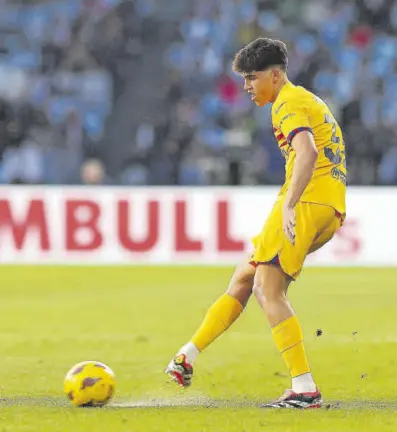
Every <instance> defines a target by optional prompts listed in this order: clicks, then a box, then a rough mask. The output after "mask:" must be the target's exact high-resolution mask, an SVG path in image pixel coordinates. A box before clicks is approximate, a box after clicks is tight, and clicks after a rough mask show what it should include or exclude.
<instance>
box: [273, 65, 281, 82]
mask: <svg viewBox="0 0 397 432" xmlns="http://www.w3.org/2000/svg"><path fill="white" fill-rule="evenodd" d="M280 78H281V70H280V69H278V68H273V69H272V81H273V84H277V83H278V82H279V81H280Z"/></svg>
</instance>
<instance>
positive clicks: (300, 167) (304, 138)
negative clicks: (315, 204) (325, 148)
mask: <svg viewBox="0 0 397 432" xmlns="http://www.w3.org/2000/svg"><path fill="white" fill-rule="evenodd" d="M291 146H292V148H293V149H294V150H295V155H296V156H295V162H294V167H293V171H292V178H291V182H290V186H289V188H288V191H287V194H286V197H285V201H284V206H285V207H287V208H292V209H293V208H294V207H295V205H296V203H297V202H298V201H299V199H300V197H301V196H302V194H303V192H304V190H305V189H306V186H307V185H308V184H309V181H310V179H311V178H312V176H313V171H314V167H315V165H316V161H317V157H318V150H317V147H316V144H315V142H314V138H313V135H312V134H311V132H309V131H307V130H304V131H302V132H299V133H298V134H296V135H295V136H294V138H293V139H292V141H291Z"/></svg>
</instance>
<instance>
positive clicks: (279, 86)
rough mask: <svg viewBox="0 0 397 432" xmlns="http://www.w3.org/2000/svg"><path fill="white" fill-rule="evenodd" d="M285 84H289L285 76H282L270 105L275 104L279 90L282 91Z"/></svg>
mask: <svg viewBox="0 0 397 432" xmlns="http://www.w3.org/2000/svg"><path fill="white" fill-rule="evenodd" d="M287 83H289V79H288V77H287V75H284V77H283V79H282V80H281V81H280V83H279V85H278V86H277V87H276V88H275V91H274V96H273V99H272V101H271V103H274V102H276V99H277V98H278V95H279V94H280V92H281V90H282V89H283V87H284V86H285V84H287Z"/></svg>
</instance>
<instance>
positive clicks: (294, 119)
mask: <svg viewBox="0 0 397 432" xmlns="http://www.w3.org/2000/svg"><path fill="white" fill-rule="evenodd" d="M274 113H275V117H274V120H275V123H276V124H277V126H278V128H279V129H280V130H281V132H282V134H283V135H284V136H285V137H286V138H287V142H288V144H289V145H290V146H291V147H292V149H293V150H294V151H295V161H294V166H293V170H292V178H291V181H290V184H289V188H288V190H287V193H286V196H285V201H284V206H283V228H284V232H285V235H286V236H287V238H288V239H289V241H290V242H291V243H292V244H294V242H295V211H294V208H295V205H296V203H297V202H298V201H299V199H300V197H301V196H302V194H303V192H304V190H305V189H306V186H307V185H308V184H309V182H310V179H311V178H312V175H313V170H314V167H315V165H316V161H317V156H318V151H317V148H316V144H315V142H314V138H313V134H312V129H311V125H310V121H309V117H308V114H307V111H306V107H305V106H304V105H303V104H302V102H301V101H299V100H295V99H292V100H288V101H287V102H285V103H282V104H281V105H280V106H279V108H278V109H277V107H275V110H274Z"/></svg>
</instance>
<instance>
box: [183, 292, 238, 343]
mask: <svg viewBox="0 0 397 432" xmlns="http://www.w3.org/2000/svg"><path fill="white" fill-rule="evenodd" d="M242 311H243V306H242V305H241V303H240V302H239V301H238V300H236V299H235V298H234V297H232V296H230V295H229V294H223V295H222V296H221V297H219V299H218V300H217V301H216V302H215V303H214V304H213V305H212V306H211V307H210V308H209V310H208V312H207V315H206V316H205V318H204V321H203V322H202V324H201V326H200V327H199V329H198V330H197V331H196V333H195V334H194V336H193V338H192V339H191V341H192V342H193V343H194V344H195V345H196V347H197V348H198V349H199V350H200V351H203V349H204V348H206V347H207V346H208V345H209V344H210V343H211V342H213V341H214V340H215V339H216V338H217V337H218V336H220V335H221V334H222V333H223V332H224V331H225V330H227V329H228V328H229V327H230V326H231V325H232V324H233V323H234V321H235V320H236V319H237V318H238V316H239V315H240V314H241V312H242Z"/></svg>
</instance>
